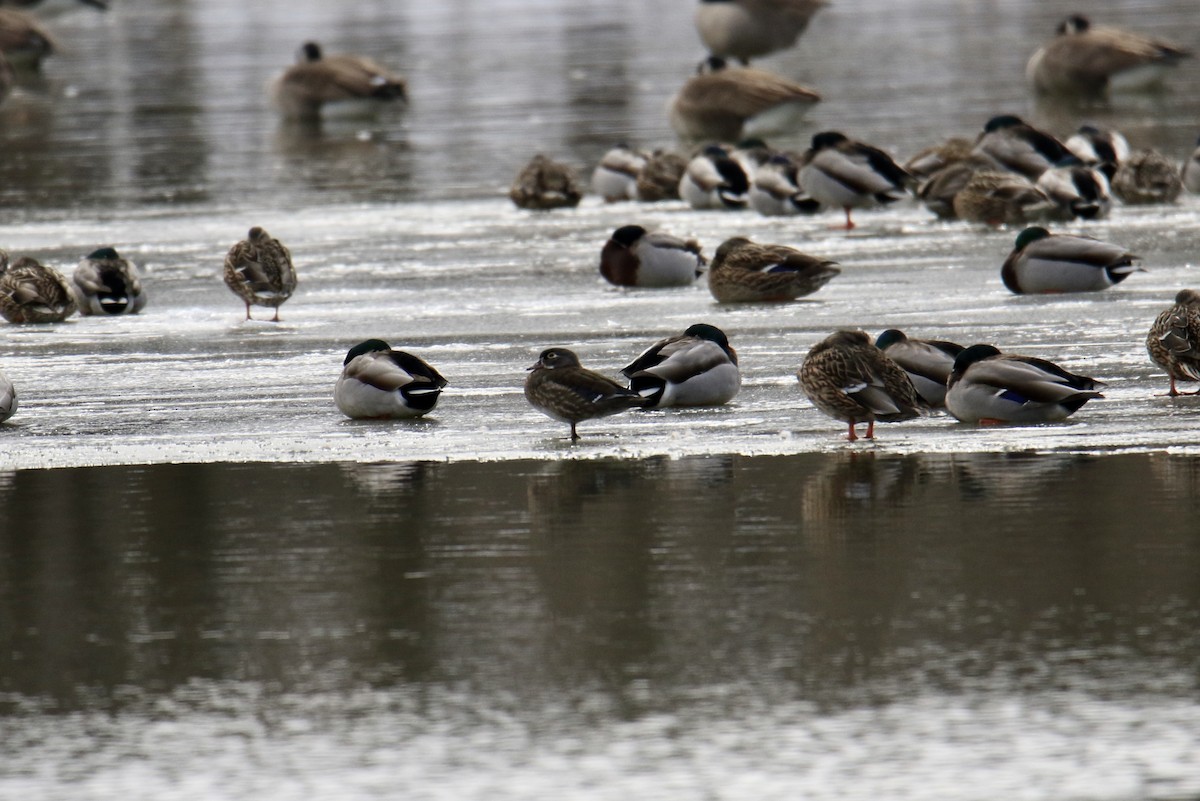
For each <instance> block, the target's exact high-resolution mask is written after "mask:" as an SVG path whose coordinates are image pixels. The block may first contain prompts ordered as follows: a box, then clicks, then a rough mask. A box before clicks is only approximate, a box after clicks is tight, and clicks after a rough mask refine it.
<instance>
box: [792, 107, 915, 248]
mask: <svg viewBox="0 0 1200 801" xmlns="http://www.w3.org/2000/svg"><path fill="white" fill-rule="evenodd" d="M799 178H800V186H801V187H802V188H803V189H804V191H805V192H806V193H807V194H808V196H809V197H811V198H812V199H813V200H815V201H817V202H818V203H820V204H821V205H822V206H828V207H830V208H835V209H842V210H843V211H844V212H845V214H846V229H847V230H849V229H851V228H853V227H854V221H853V220H851V219H850V210H851V209H861V208H871V207H875V206H882V205H885V204H888V203H895V202H896V201H897V200H900V199H901V198H904V197H906V196H908V193H909V189H910V188H912V187H913V185H914V183H915V182H914V180H913V177H912V176H911V175H909V174H908V173H907V172H905V170H904V168H903V167H901V166H900V165H898V164H896V162H895V161H894V160H893V159H892V157H891V156H889V155H888V154H887V153H885V152H884V151H882V150H880V149H879V148H877V147H873V146H871V145H868V144H865V143H863V142H857V141H854V140H853V139H850V138H848V137H847V136H846V135H845V134H843V133H840V132H838V131H822V132H821V133H818V134H816V135H814V136H813V138H812V146H811V147H810V148H809V149H808V151H807V152H805V154H804V156H803V157H802V158H801V166H800V173H799Z"/></svg>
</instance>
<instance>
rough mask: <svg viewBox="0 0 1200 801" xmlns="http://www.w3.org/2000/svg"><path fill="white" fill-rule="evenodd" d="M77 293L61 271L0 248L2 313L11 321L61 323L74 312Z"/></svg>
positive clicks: (0, 308)
mask: <svg viewBox="0 0 1200 801" xmlns="http://www.w3.org/2000/svg"><path fill="white" fill-rule="evenodd" d="M75 310H76V305H75V294H74V293H73V292H72V291H71V285H70V283H68V282H67V279H66V278H64V277H63V275H62V273H60V272H59V271H58V270H56V269H54V268H53V267H47V266H45V265H43V264H40V263H39V262H38V261H36V260H35V259H31V258H30V257H28V256H22V257H20V258H19V259H17V260H16V261H15V262H13V263H12V264H11V265H9V263H8V254H7V253H5V252H4V251H0V315H2V316H3V317H4V319H5V320H8V321H9V322H10V323H58V322H62V321H63V320H65V319H67V318H68V317H70V316H71V315H72V314H74V313H75Z"/></svg>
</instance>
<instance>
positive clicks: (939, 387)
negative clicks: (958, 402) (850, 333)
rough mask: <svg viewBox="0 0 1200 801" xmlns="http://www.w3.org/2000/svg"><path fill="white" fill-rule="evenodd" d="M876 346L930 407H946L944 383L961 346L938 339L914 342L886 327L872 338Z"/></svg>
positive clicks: (895, 330) (915, 340) (900, 332)
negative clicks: (892, 362) (906, 377)
mask: <svg viewBox="0 0 1200 801" xmlns="http://www.w3.org/2000/svg"><path fill="white" fill-rule="evenodd" d="M875 347H877V348H879V349H880V350H881V351H883V352H884V353H886V354H887V355H888V358H889V359H891V360H892V361H894V362H895V363H896V364H898V365H900V367H901V368H902V369H903V370H904V372H906V373H908V378H909V380H910V381H912V384H913V388H914V389H915V390H916V391H917V394H918V395H920V396H921V397H922V398H923V399H924V400H925V403H927V404H928V405H929V406H930V407H932V408H940V407H942V406H945V405H946V380H947V379H949V378H950V371H951V370H952V369H954V359H955V358H956V357H957V356H958V354H960V353H962V351H963V346H962V345H959V344H956V343H954V342H946V341H945V340H941V339H913V338H911V337H908V336H907V335H905V333H904V332H903V331H899V330H897V329H895V328H889V329H888V330H886V331H884V332H883V333H881V334H880V335H879V336H878V337H877V338H876V339H875Z"/></svg>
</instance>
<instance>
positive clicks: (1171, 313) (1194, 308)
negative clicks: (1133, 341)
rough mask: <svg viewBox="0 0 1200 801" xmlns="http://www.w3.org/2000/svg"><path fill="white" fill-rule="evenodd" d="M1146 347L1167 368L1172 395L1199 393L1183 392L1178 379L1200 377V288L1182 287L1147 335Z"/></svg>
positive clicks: (1156, 360)
mask: <svg viewBox="0 0 1200 801" xmlns="http://www.w3.org/2000/svg"><path fill="white" fill-rule="evenodd" d="M1146 350H1147V351H1148V352H1149V353H1150V358H1151V359H1153V360H1154V363H1155V364H1157V365H1158V366H1160V367H1162V368H1163V369H1165V370H1166V371H1167V378H1168V379H1169V380H1170V382H1171V389H1170V390H1169V391H1168V392H1167V394H1168V395H1170V396H1171V397H1175V396H1176V395H1195V394H1197V393H1200V390H1197V391H1196V392H1180V391H1179V390H1178V389H1176V388H1175V382H1176V381H1200V292H1197V291H1196V290H1194V289H1181V290H1179V294H1177V295H1176V296H1175V305H1173V306H1171V308H1169V309H1167V310H1165V311H1163V312H1162V313H1161V314H1159V315H1158V317H1156V318H1155V320H1154V325H1152V326H1150V333H1149V334H1147V335H1146Z"/></svg>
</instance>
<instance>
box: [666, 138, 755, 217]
mask: <svg viewBox="0 0 1200 801" xmlns="http://www.w3.org/2000/svg"><path fill="white" fill-rule="evenodd" d="M749 194H750V178H749V177H748V176H747V175H746V170H745V168H743V167H742V165H741V163H740V162H739V161H738V160H737V159H735V158H733V157H732V156H731V155H730V153H729V151H728V150H726V149H725V148H724V147H723V146H721V145H715V144H714V145H708V146H707V147H705V148H704V149H703V150H701V151H700V152H699V153H697V154H696V155H695V156H693V157H692V159H691V160H690V161H689V162H688V165H687V169H686V170H684V172H683V176H682V177H681V178H680V179H679V197H681V198H682V199H683V200H684V201H686V202H687V204H688V205H689V206H691V207H692V208H693V209H732V210H738V209H744V208H746V206H747V204H749V202H750V199H749Z"/></svg>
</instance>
